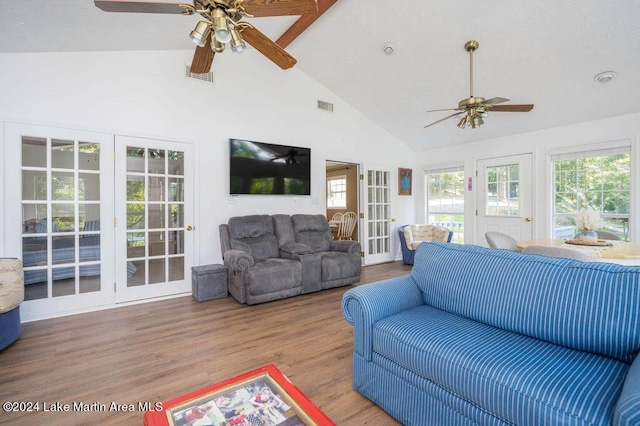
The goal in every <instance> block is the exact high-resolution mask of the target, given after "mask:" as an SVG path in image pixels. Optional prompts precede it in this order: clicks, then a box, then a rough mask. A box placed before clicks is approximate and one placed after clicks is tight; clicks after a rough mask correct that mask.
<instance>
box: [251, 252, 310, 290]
mask: <svg viewBox="0 0 640 426" xmlns="http://www.w3.org/2000/svg"><path fill="white" fill-rule="evenodd" d="M301 284H302V264H301V263H300V262H299V261H297V260H288V259H267V260H263V261H260V262H256V264H255V265H254V266H253V267H252V268H249V269H247V288H248V290H249V294H252V295H254V296H256V295H260V294H267V293H273V292H277V291H280V290H288V289H291V288H294V287H300V285H301Z"/></svg>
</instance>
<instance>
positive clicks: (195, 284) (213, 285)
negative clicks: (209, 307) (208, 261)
mask: <svg viewBox="0 0 640 426" xmlns="http://www.w3.org/2000/svg"><path fill="white" fill-rule="evenodd" d="M228 294H229V292H228V291H227V267H226V266H224V265H220V264H215V265H204V266H194V267H192V268H191V295H192V296H193V297H194V299H196V300H197V301H198V302H204V301H205V300H212V299H220V298H222V297H227V296H228Z"/></svg>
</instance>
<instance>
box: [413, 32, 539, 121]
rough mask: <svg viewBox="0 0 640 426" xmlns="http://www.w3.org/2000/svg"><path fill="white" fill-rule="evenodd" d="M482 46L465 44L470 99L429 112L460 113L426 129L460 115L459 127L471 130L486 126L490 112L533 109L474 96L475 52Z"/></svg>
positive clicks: (472, 41) (502, 99) (499, 99)
mask: <svg viewBox="0 0 640 426" xmlns="http://www.w3.org/2000/svg"><path fill="white" fill-rule="evenodd" d="M478 46H480V44H479V43H478V42H477V41H475V40H470V41H468V42H466V43H465V45H464V48H465V50H466V51H467V52H469V97H468V98H467V99H463V100H461V101H460V102H458V108H447V109H432V110H430V111H427V112H435V111H459V112H456V113H454V114H451V115H449V116H447V117H445V118H442V119H440V120H438V121H434V122H433V123H431V124H427V125H426V126H424V127H425V128H427V127H431V126H433V125H434V124H438V123H440V122H441V121H445V120H448V119H450V118H453V117H457V116H459V115H463V114H464V115H463V117H462V119H461V120H460V122H459V123H458V127H459V128H461V129H464V128H465V127H467V126H471V128H473V129H475V128H478V127H480V126H481V125H482V124H484V120H483V119H484V118H485V117H486V116H487V113H488V112H489V111H499V112H529V111H531V110H532V109H533V104H522V105H498V104H501V103H503V102H508V101H509V99H506V98H491V99H485V98H481V97H479V96H473V52H474V51H476V50H477V49H478Z"/></svg>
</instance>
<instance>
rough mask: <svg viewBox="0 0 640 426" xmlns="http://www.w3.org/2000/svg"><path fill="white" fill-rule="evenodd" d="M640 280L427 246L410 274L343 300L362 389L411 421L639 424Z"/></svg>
mask: <svg viewBox="0 0 640 426" xmlns="http://www.w3.org/2000/svg"><path fill="white" fill-rule="evenodd" d="M639 276H640V268H634V267H623V266H619V265H613V264H609V265H608V264H601V263H589V262H586V263H585V262H577V261H574V260H570V259H553V258H546V257H543V256H523V255H521V254H519V253H513V252H507V251H503V250H488V249H484V248H481V247H475V246H458V245H454V244H447V245H445V244H441V243H425V244H421V245H420V247H419V248H418V250H417V253H416V259H415V265H414V268H413V271H412V274H411V275H410V276H404V277H399V278H395V279H391V280H386V281H381V282H378V283H374V284H368V285H364V286H359V287H356V288H354V289H351V290H349V291H348V292H346V293H345V295H344V297H343V300H342V309H343V314H344V316H345V319H346V320H347V321H349V322H350V323H351V324H353V326H354V354H353V387H354V389H356V390H357V391H358V392H360V393H361V394H363V395H364V396H366V397H367V398H369V399H371V400H372V401H373V402H375V403H376V404H378V405H379V406H381V407H382V408H383V409H384V410H386V411H387V412H388V413H389V414H391V415H392V416H393V417H395V418H396V419H397V420H399V421H400V422H402V423H403V424H405V425H428V426H431V425H446V426H450V425H514V424H516V425H612V426H632V425H634V426H638V425H640V357H639V356H638V351H639V349H640V318H639V312H638V311H639V310H640V306H639V305H640V287H639V286H638V282H639ZM602 355H605V356H602Z"/></svg>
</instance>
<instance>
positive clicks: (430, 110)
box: [427, 108, 460, 112]
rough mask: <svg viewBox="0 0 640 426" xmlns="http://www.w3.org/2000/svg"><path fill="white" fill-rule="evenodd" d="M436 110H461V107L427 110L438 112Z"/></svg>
mask: <svg viewBox="0 0 640 426" xmlns="http://www.w3.org/2000/svg"><path fill="white" fill-rule="evenodd" d="M436 111H460V108H444V109H430V110H429V111H427V112H436Z"/></svg>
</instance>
